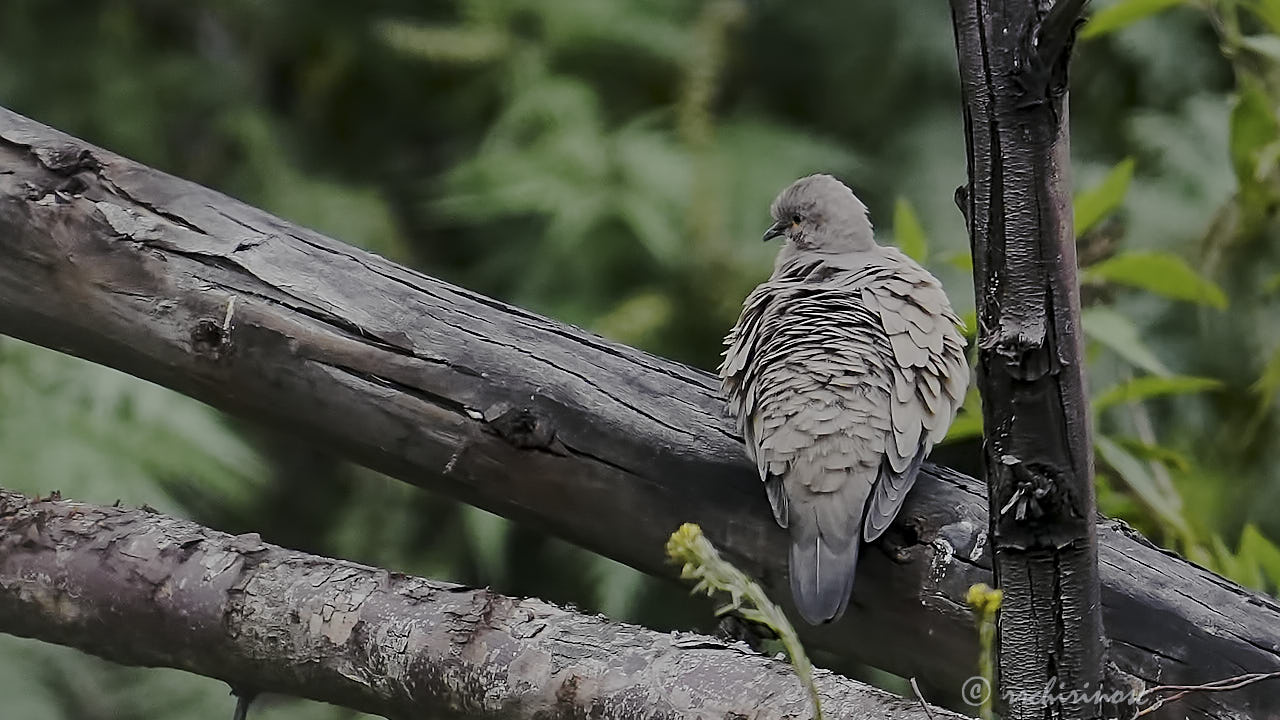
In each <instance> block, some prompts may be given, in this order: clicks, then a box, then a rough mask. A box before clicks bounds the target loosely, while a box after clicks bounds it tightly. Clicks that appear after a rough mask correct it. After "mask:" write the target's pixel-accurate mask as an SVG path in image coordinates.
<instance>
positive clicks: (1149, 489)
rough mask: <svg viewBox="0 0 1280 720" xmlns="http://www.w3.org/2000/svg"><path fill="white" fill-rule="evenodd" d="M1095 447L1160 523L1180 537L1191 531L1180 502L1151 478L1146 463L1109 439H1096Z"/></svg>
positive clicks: (1104, 437)
mask: <svg viewBox="0 0 1280 720" xmlns="http://www.w3.org/2000/svg"><path fill="white" fill-rule="evenodd" d="M1094 446H1095V448H1096V449H1097V451H1098V456H1099V457H1100V458H1102V460H1103V461H1104V462H1106V463H1107V464H1108V465H1110V466H1111V468H1112V469H1113V470H1115V472H1116V475H1117V476H1119V478H1120V480H1121V481H1122V482H1123V483H1124V485H1125V486H1126V487H1128V488H1129V489H1130V490H1131V491H1133V493H1134V494H1135V495H1137V496H1138V499H1139V500H1141V501H1142V503H1143V504H1144V505H1146V506H1147V507H1148V508H1149V509H1151V510H1152V511H1153V512H1155V514H1156V515H1157V516H1158V517H1159V518H1160V520H1161V521H1163V522H1164V523H1165V524H1167V525H1169V526H1170V527H1172V528H1173V529H1175V530H1177V531H1178V532H1180V533H1184V534H1185V533H1187V532H1189V531H1190V526H1189V525H1188V524H1187V521H1186V518H1184V517H1183V515H1182V500H1181V498H1179V497H1177V496H1176V495H1170V494H1168V493H1167V492H1165V491H1164V490H1163V489H1162V488H1161V487H1160V484H1159V483H1157V482H1156V480H1155V478H1153V477H1152V476H1151V470H1150V468H1149V467H1147V465H1146V464H1145V463H1143V462H1142V461H1141V460H1139V459H1138V458H1136V457H1134V455H1133V454H1132V453H1130V452H1129V451H1128V450H1126V449H1124V448H1123V447H1121V446H1120V445H1119V444H1118V443H1116V442H1114V441H1113V440H1111V438H1109V437H1107V436H1106V435H1098V436H1097V437H1096V438H1094Z"/></svg>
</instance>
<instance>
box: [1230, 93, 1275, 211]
mask: <svg viewBox="0 0 1280 720" xmlns="http://www.w3.org/2000/svg"><path fill="white" fill-rule="evenodd" d="M1277 139H1280V122H1277V120H1276V113H1275V107H1274V102H1273V101H1272V99H1271V98H1270V96H1268V94H1267V92H1266V89H1265V88H1264V87H1263V86H1262V84H1261V83H1260V82H1258V81H1256V80H1249V79H1248V78H1242V79H1241V82H1240V88H1239V90H1238V92H1237V94H1236V100H1235V105H1234V106H1233V107H1232V109H1231V164H1232V166H1233V167H1234V168H1235V173H1236V181H1237V182H1238V183H1239V186H1240V202H1241V204H1242V206H1243V207H1242V209H1243V210H1244V211H1245V213H1246V215H1248V216H1253V217H1256V216H1259V215H1261V213H1262V212H1263V211H1264V210H1265V209H1266V204H1267V202H1268V199H1269V197H1270V194H1269V193H1268V192H1267V191H1266V190H1265V188H1262V187H1259V183H1260V181H1261V179H1262V177H1265V172H1264V171H1265V170H1266V164H1267V163H1266V162H1265V161H1266V156H1268V155H1269V156H1270V157H1271V160H1270V164H1272V165H1274V162H1275V153H1274V152H1268V148H1269V147H1271V146H1272V145H1274V144H1275V143H1276V141H1277Z"/></svg>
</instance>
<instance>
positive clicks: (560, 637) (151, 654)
mask: <svg viewBox="0 0 1280 720" xmlns="http://www.w3.org/2000/svg"><path fill="white" fill-rule="evenodd" d="M0 631H4V632H8V633H13V634H15V635H22V636H25V637H33V638H37V639H40V640H46V641H49V642H55V643H58V644H61V645H69V646H71V647H75V648H79V649H81V650H85V651H87V652H91V653H93V654H95V655H98V656H100V657H103V658H106V659H108V660H112V661H115V662H119V663H123V664H127V665H146V666H163V667H172V668H179V669H182V670H189V671H191V672H195V673H199V674H201V675H206V676H208V677H213V678H218V679H220V680H224V681H226V682H228V683H230V684H231V685H232V686H233V687H236V688H237V689H242V690H243V689H253V690H257V691H264V692H277V693H286V694H289V695H297V696H301V697H307V698H311V699H314V700H321V701H324V702H329V703H334V704H337V705H343V706H346V707H351V708H355V709H358V710H362V711H364V712H370V713H375V714H378V715H383V716H386V717H391V718H411V717H412V718H422V717H432V718H469V719H476V720H482V719H484V718H492V719H494V720H497V719H499V718H501V719H504V720H505V719H512V720H514V719H517V718H539V719H540V720H541V719H547V720H550V719H552V718H586V717H591V718H603V719H606V720H617V719H623V718H663V719H664V720H666V719H670V720H675V719H676V718H732V717H741V718H745V717H752V718H761V719H762V720H763V719H768V718H774V719H777V720H781V719H782V718H803V717H808V716H810V714H811V712H810V704H809V696H808V693H807V691H806V690H804V688H803V687H802V686H801V685H800V681H799V680H798V679H797V678H796V676H795V673H794V672H792V670H791V668H790V666H789V665H787V663H786V662H784V661H780V660H773V659H770V658H767V657H764V656H762V655H758V654H756V653H753V652H751V651H749V650H746V649H744V648H743V647H742V646H740V645H733V646H731V645H727V644H725V643H723V642H720V641H718V640H716V639H714V638H710V637H706V636H701V635H691V634H690V635H682V634H672V633H658V632H654V631H652V630H646V629H644V628H640V627H635V626H632V625H623V624H618V623H611V622H609V621H607V620H606V619H605V618H603V617H600V616H590V615H582V614H580V613H575V612H571V611H568V610H565V609H563V608H559V607H556V606H554V605H550V604H548V603H545V602H542V601H540V600H522V599H517V598H510V597H505V596H502V595H498V594H496V593H493V592H490V591H488V590H476V589H472V588H466V587H460V586H457V585H451V584H448V583H442V582H436V581H432V580H424V579H422V578H416V577H410V576H407V575H402V574H399V573H393V572H388V571H386V570H383V569H380V568H373V567H368V566H365V565H358V564H356V563H351V562H344V561H341V560H330V559H328V558H322V557H317V556H314V555H307V554H304V553H300V552H295V551H292V550H286V549H283V548H280V547H276V546H274V545H268V544H266V543H264V542H262V540H261V539H260V538H259V537H258V536H257V534H248V535H239V536H231V535H226V534H224V533H220V532H216V531H213V530H209V529H206V528H203V527H200V526H199V525H196V524H194V523H191V522H187V521H185V520H178V519H175V518H171V517H166V516H164V515H159V514H155V513H151V512H146V511H143V510H125V509H121V508H108V507H97V506H94V505H86V504H82V503H75V502H68V501H63V500H46V501H38V500H37V501H32V500H30V499H29V498H26V497H24V496H22V495H18V494H15V493H10V492H5V491H0ZM816 680H817V683H818V686H819V690H820V693H821V695H822V699H823V703H824V709H825V710H826V712H828V713H829V717H838V718H868V719H870V718H890V719H892V720H908V719H910V720H926V718H927V716H926V713H925V710H924V709H923V708H922V707H921V706H920V704H919V702H918V701H916V700H914V699H910V700H908V699H904V698H900V697H897V696H894V695H892V694H890V693H887V692H884V691H882V690H877V689H876V688H872V687H870V686H867V685H864V684H862V683H858V682H854V681H852V680H849V679H847V678H843V677H840V676H839V675H835V674H833V673H830V672H826V671H818V674H817V676H816ZM228 702H230V701H228ZM934 714H935V715H937V716H939V717H948V718H958V717H961V716H958V715H953V714H951V713H947V712H945V711H942V710H936V709H935V710H934Z"/></svg>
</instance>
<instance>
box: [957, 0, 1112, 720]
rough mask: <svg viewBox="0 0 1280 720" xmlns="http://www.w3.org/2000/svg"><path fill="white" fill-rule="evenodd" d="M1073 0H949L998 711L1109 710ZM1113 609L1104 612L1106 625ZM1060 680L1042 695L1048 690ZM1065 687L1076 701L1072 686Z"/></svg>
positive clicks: (1075, 718)
mask: <svg viewBox="0 0 1280 720" xmlns="http://www.w3.org/2000/svg"><path fill="white" fill-rule="evenodd" d="M1083 4H1084V3H1083V1H1082V0H1056V2H1052V3H1049V2H1042V1H1041V0H1011V1H1007V2H995V3H989V2H985V0H951V8H952V19H953V23H954V26H955V37H956V53H957V56H958V59H959V67H960V87H961V91H962V92H961V95H962V97H963V104H964V105H963V106H964V121H965V140H966V149H967V150H968V186H967V187H966V189H965V191H964V192H963V193H961V197H962V199H963V203H962V210H963V214H964V216H965V219H966V221H967V222H966V224H967V226H968V230H969V239H970V242H971V244H972V248H973V259H974V273H973V281H974V288H975V290H974V297H975V298H976V300H977V317H978V329H979V332H978V372H977V378H978V388H979V390H981V395H982V419H983V426H984V427H985V428H986V432H985V433H984V440H985V442H984V452H985V462H984V463H983V465H984V475H985V480H986V481H987V487H988V493H987V494H988V508H989V512H990V519H991V525H990V527H991V536H990V537H991V549H992V553H993V559H994V561H993V565H994V573H995V577H996V581H997V582H998V584H999V587H1000V589H1001V590H1002V591H1003V592H1004V604H1003V605H1002V606H1001V608H1000V619H999V643H998V644H999V668H1000V672H999V675H1000V685H1001V691H1002V695H1003V696H1004V697H1007V698H1008V701H1007V702H1006V703H1005V705H1004V707H1003V709H1002V713H1003V714H1004V715H1005V716H1006V717H1008V718H1010V720H1032V719H1034V718H1046V717H1053V718H1059V717H1061V718H1066V719H1068V720H1100V719H1101V718H1103V717H1115V716H1117V715H1122V716H1129V715H1131V714H1132V713H1133V711H1134V710H1136V708H1130V709H1121V708H1117V707H1108V706H1107V704H1106V703H1104V702H1102V701H1101V700H1100V699H1099V698H1100V697H1101V696H1102V695H1103V694H1105V693H1110V692H1111V691H1112V690H1113V689H1120V688H1119V687H1118V686H1117V687H1116V688H1113V687H1111V683H1109V682H1107V681H1108V680H1109V679H1110V678H1108V676H1107V674H1106V673H1105V669H1106V659H1107V658H1106V652H1105V644H1104V641H1103V632H1104V628H1103V611H1102V604H1101V602H1100V597H1099V596H1100V592H1101V581H1100V576H1099V564H1098V541H1097V532H1096V529H1095V525H1094V522H1095V517H1096V516H1097V508H1096V504H1095V501H1094V487H1093V450H1092V449H1091V446H1090V429H1089V420H1090V411H1089V401H1088V395H1087V394H1086V392H1085V377H1084V375H1085V373H1084V350H1083V347H1082V343H1081V337H1082V335H1083V333H1082V332H1081V329H1080V293H1079V287H1080V286H1079V282H1078V281H1077V279H1076V256H1075V234H1074V231H1073V230H1072V216H1071V178H1070V171H1071V163H1070V157H1069V156H1070V153H1069V139H1070V134H1069V131H1068V124H1067V108H1066V102H1067V100H1066V93H1067V65H1068V62H1069V60H1070V55H1071V45H1072V41H1073V40H1074V38H1075V27H1076V24H1077V22H1078V20H1079V17H1080V10H1081V8H1082V6H1083ZM1109 621H1110V619H1108V622H1109ZM1051 687H1052V688H1057V689H1058V691H1059V692H1058V693H1055V694H1052V695H1050V696H1049V697H1050V698H1052V701H1051V702H1050V704H1049V706H1048V707H1046V705H1045V701H1044V695H1043V693H1044V691H1045V689H1046V688H1051ZM1071 692H1078V693H1079V695H1078V696H1075V697H1073V696H1072V695H1071V694H1070V693H1071Z"/></svg>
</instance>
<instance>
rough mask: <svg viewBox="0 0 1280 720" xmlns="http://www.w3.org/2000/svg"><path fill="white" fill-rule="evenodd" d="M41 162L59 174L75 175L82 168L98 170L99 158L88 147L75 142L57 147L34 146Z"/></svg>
mask: <svg viewBox="0 0 1280 720" xmlns="http://www.w3.org/2000/svg"><path fill="white" fill-rule="evenodd" d="M32 152H33V153H34V154H35V156H36V159H37V160H39V161H40V164H41V165H43V166H45V167H46V168H47V169H49V170H51V171H53V172H55V173H57V174H59V175H74V174H75V173H77V172H79V171H81V170H97V169H98V159H97V158H95V157H94V156H93V153H92V152H91V151H90V150H89V149H88V148H83V147H80V146H79V145H75V144H73V143H66V144H64V145H58V146H56V147H42V148H34V149H33V150H32Z"/></svg>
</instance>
